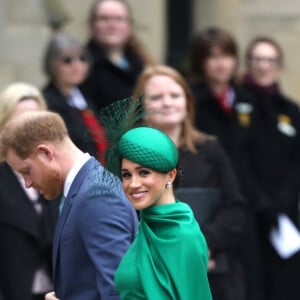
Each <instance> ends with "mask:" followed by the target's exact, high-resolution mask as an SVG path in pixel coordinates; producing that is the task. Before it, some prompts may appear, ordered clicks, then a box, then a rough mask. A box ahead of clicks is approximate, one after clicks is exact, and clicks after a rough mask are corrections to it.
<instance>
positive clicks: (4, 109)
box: [0, 82, 47, 132]
mask: <svg viewBox="0 0 300 300" xmlns="http://www.w3.org/2000/svg"><path fill="white" fill-rule="evenodd" d="M25 99H34V100H36V102H37V103H38V104H39V106H40V108H41V110H46V109H47V105H46V101H45V99H44V97H43V96H42V94H41V92H40V91H39V90H38V89H37V88H36V87H35V86H33V85H30V84H27V83H24V82H16V83H12V84H10V85H9V86H7V87H6V88H5V89H4V90H3V91H2V92H1V94H0V132H1V131H2V129H3V126H4V125H5V124H6V123H7V121H8V120H9V119H10V117H11V114H12V112H13V110H14V109H15V107H16V106H17V104H18V103H19V102H20V101H22V100H25Z"/></svg>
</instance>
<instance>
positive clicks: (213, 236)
mask: <svg viewBox="0 0 300 300" xmlns="http://www.w3.org/2000/svg"><path fill="white" fill-rule="evenodd" d="M197 151H198V152H197V154H193V153H192V152H190V151H188V150H186V149H184V148H183V149H180V167H181V168H182V171H183V176H182V182H181V186H182V187H212V188H217V189H219V190H220V192H221V203H220V205H219V207H218V209H217V212H216V213H215V215H214V216H213V217H212V219H211V220H209V221H208V222H207V223H205V224H203V226H201V230H202V231H203V234H204V236H205V238H206V240H207V243H208V247H209V249H210V251H211V255H212V257H213V258H214V257H217V256H218V255H220V254H223V255H225V256H226V258H227V261H228V263H229V271H228V272H227V273H226V274H224V275H219V274H218V275H213V274H210V275H209V280H210V285H211V288H212V294H213V297H214V299H215V300H218V299H222V300H231V299H239V300H243V299H244V280H243V272H242V270H241V263H240V261H239V257H238V253H239V251H240V247H241V244H242V232H243V228H244V227H243V226H244V221H245V216H246V211H245V200H244V198H243V197H242V195H241V193H240V190H239V185H238V182H237V179H236V177H235V174H234V171H233V168H232V166H231V163H230V161H229V159H228V157H227V155H226V153H225V151H224V150H223V147H222V146H221V145H220V143H219V142H218V140H217V139H214V138H211V139H208V140H206V141H204V142H202V143H200V144H199V145H198V146H197Z"/></svg>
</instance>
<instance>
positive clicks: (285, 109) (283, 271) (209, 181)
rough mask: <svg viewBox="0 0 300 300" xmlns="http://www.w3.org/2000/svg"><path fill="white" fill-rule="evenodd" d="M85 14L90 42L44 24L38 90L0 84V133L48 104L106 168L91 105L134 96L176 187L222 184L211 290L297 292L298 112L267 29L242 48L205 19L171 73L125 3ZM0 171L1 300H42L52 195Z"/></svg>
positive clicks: (213, 227)
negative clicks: (165, 145)
mask: <svg viewBox="0 0 300 300" xmlns="http://www.w3.org/2000/svg"><path fill="white" fill-rule="evenodd" d="M88 20H89V23H88V26H89V38H88V40H87V41H81V40H80V39H79V38H77V37H76V36H74V35H73V34H70V33H68V32H66V31H64V29H63V28H60V29H58V30H56V31H54V32H53V35H52V37H51V39H50V40H49V42H48V44H47V45H46V50H45V54H44V61H43V64H42V65H43V69H44V72H45V74H46V76H47V80H48V82H47V84H46V85H45V86H44V87H35V86H32V85H31V84H29V83H23V82H22V83H21V82H13V83H11V84H10V85H9V86H7V87H6V88H5V89H3V90H2V91H1V92H0V132H1V130H2V128H3V126H4V125H5V124H6V123H7V121H8V120H10V119H12V118H16V117H17V116H18V115H19V114H20V113H22V112H24V111H33V110H46V109H48V110H51V111H54V112H57V113H59V114H60V115H61V116H62V117H63V119H64V121H65V123H66V126H67V129H68V132H69V134H70V137H71V139H72V140H73V142H74V143H75V144H76V145H77V146H78V147H79V148H80V149H81V150H82V151H84V152H88V153H90V154H91V155H93V156H95V157H96V158H97V159H98V160H99V161H100V162H101V163H102V164H103V165H104V166H105V155H104V153H105V150H106V148H107V142H106V141H105V138H104V137H105V132H104V128H103V126H102V125H101V120H100V118H99V112H100V110H101V109H103V108H105V107H107V106H108V105H110V104H112V103H114V102H116V101H117V100H120V99H124V98H127V97H131V96H132V97H133V99H134V100H137V99H140V97H142V101H143V107H144V110H145V111H149V112H151V114H150V113H149V117H147V118H146V122H147V124H149V126H152V127H156V128H159V129H160V130H162V131H164V132H165V133H167V134H168V135H169V136H170V137H171V138H172V140H173V141H174V143H175V144H176V146H177V147H178V150H179V153H180V167H181V168H182V171H183V180H182V183H181V186H182V187H209V188H216V189H218V190H219V191H220V203H219V205H218V208H217V210H216V211H215V213H214V214H213V215H212V216H210V218H209V219H208V220H207V221H206V222H205V223H204V224H203V225H201V229H202V231H203V233H204V236H205V238H206V241H207V244H208V248H209V267H208V277H209V283H210V286H211V290H212V294H213V299H215V300H277V299H278V300H279V299H280V300H296V299H297V300H298V299H299V298H300V285H299V284H298V280H299V279H298V278H299V277H300V245H290V244H289V242H290V240H289V239H290V235H289V234H298V235H300V231H299V228H300V201H299V192H300V112H299V107H298V106H297V105H296V104H295V101H293V100H292V99H289V98H288V97H287V96H286V95H285V93H284V92H283V91H282V90H281V87H280V78H281V73H282V70H283V68H284V63H285V57H284V53H283V50H282V47H281V45H280V44H279V43H278V42H277V41H276V40H275V39H273V37H271V36H270V35H268V33H266V35H265V36H257V37H254V38H253V39H252V40H251V41H249V44H248V47H247V49H246V51H245V53H244V55H240V53H239V47H238V41H237V40H236V39H235V37H234V36H233V35H232V34H231V33H230V32H228V31H226V30H224V29H222V28H217V27H211V28H205V29H203V30H202V31H200V32H196V33H195V34H194V35H193V36H192V38H191V41H190V44H189V45H186V48H187V56H186V57H183V58H182V60H184V61H186V62H187V63H186V64H185V65H184V68H183V69H177V70H176V69H175V68H173V67H171V66H167V65H161V64H158V63H157V62H156V61H155V59H154V58H153V57H151V54H150V53H148V52H147V50H146V49H145V48H144V47H143V45H142V43H141V42H140V41H139V39H138V37H137V36H136V34H135V32H134V28H133V16H132V13H131V9H130V7H129V6H128V3H127V2H126V1H123V0H98V1H95V3H94V4H93V6H92V7H91V9H90V12H89V17H88ZM239 57H244V63H245V66H246V72H245V73H244V74H240V72H239V64H240V62H239ZM178 65H180V64H178ZM153 112H154V113H153ZM161 112H163V113H161ZM152 113H153V114H152ZM0 174H1V175H0V178H1V180H0V238H1V241H2V242H1V246H0V291H1V294H2V298H3V300H19V299H23V300H33V299H36V300H38V299H44V295H45V293H47V292H49V291H51V290H52V282H51V281H52V280H51V276H52V275H51V247H52V239H53V234H54V229H55V224H56V221H57V218H58V202H57V201H51V202H48V201H46V200H45V199H43V197H42V196H41V195H39V193H38V192H37V191H36V190H34V189H33V188H27V187H26V186H25V184H24V181H23V179H22V177H21V176H20V175H19V174H18V173H16V172H14V171H13V170H12V169H11V168H10V167H9V165H8V164H7V163H6V162H1V164H0ZM197 213H198V212H197ZM200 213H201V212H200ZM0 298H1V297H0Z"/></svg>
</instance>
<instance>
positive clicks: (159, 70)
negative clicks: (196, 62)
mask: <svg viewBox="0 0 300 300" xmlns="http://www.w3.org/2000/svg"><path fill="white" fill-rule="evenodd" d="M156 75H164V76H168V77H170V78H171V79H173V80H174V81H175V82H176V83H177V84H178V85H180V86H181V88H182V89H183V91H184V93H185V97H186V103H187V118H185V120H184V121H183V124H182V127H183V128H182V129H183V130H182V136H181V145H182V146H185V147H187V149H188V150H189V151H191V152H193V153H197V149H196V145H197V144H199V143H201V142H203V141H204V140H206V139H207V138H208V137H209V136H208V135H206V134H204V133H202V132H200V131H198V130H197V129H196V127H195V125H194V124H195V100H194V96H193V94H192V91H191V90H190V88H189V86H188V84H187V82H186V80H185V79H184V78H183V76H182V75H181V74H180V73H179V72H178V71H177V70H175V69H173V68H171V67H169V66H165V65H152V66H148V67H146V68H145V69H144V71H143V72H142V73H141V74H140V76H139V78H138V80H137V83H136V85H135V88H134V91H133V98H134V99H135V100H137V99H139V98H140V97H141V96H142V95H144V93H145V85H146V83H147V82H148V80H149V79H150V78H151V77H153V76H156Z"/></svg>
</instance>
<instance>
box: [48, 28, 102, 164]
mask: <svg viewBox="0 0 300 300" xmlns="http://www.w3.org/2000/svg"><path fill="white" fill-rule="evenodd" d="M88 70H89V55H88V53H87V50H86V49H85V47H84V45H83V43H81V42H80V41H79V40H78V39H77V38H76V37H74V36H72V35H70V34H68V33H66V32H58V33H56V34H54V35H53V36H52V37H51V39H50V41H49V42H48V45H47V47H46V52H45V57H44V71H45V73H46V74H47V75H48V80H49V81H48V83H47V85H46V86H45V87H44V88H43V95H44V97H45V99H46V102H47V106H48V109H49V110H51V111H54V112H57V113H59V114H60V115H61V116H62V118H63V119H64V121H65V123H66V126H67V128H68V131H69V135H70V137H71V139H72V141H73V142H74V143H75V144H76V146H78V147H79V148H80V149H81V150H82V151H84V152H88V153H89V154H91V155H93V156H95V157H96V158H98V160H100V161H101V162H104V161H103V154H104V151H105V148H106V141H105V134H104V131H103V128H102V126H101V124H100V121H99V120H98V118H97V116H96V115H95V114H94V112H93V109H92V108H91V107H92V103H90V101H89V100H88V99H87V98H86V97H85V96H84V94H83V93H82V92H81V91H80V89H79V88H78V86H79V84H80V83H81V82H83V80H84V79H85V78H86V76H87V73H88Z"/></svg>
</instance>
